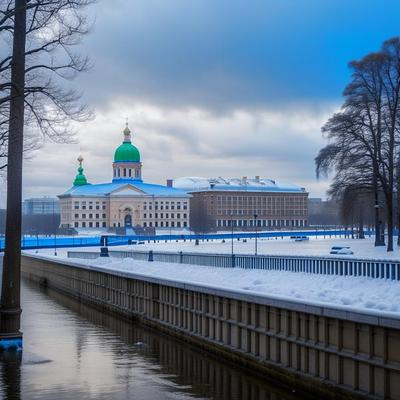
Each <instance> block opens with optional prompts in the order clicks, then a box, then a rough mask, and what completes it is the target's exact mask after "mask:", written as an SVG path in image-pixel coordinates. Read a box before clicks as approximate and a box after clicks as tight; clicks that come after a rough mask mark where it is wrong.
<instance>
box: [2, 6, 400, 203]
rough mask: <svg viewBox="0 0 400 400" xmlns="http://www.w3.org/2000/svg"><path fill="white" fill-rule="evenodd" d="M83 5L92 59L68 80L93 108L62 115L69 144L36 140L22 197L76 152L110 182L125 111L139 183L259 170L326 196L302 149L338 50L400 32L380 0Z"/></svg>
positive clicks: (62, 186) (364, 47)
mask: <svg viewBox="0 0 400 400" xmlns="http://www.w3.org/2000/svg"><path fill="white" fill-rule="evenodd" d="M89 11H90V15H89V18H90V19H91V20H92V21H93V22H94V25H93V29H92V32H91V34H90V35H89V36H87V37H85V38H84V40H83V42H82V43H81V44H80V45H79V48H78V49H77V50H79V51H80V52H81V53H83V54H87V55H88V56H89V57H90V59H91V61H92V63H93V68H92V69H91V70H90V71H89V72H87V73H84V74H81V75H80V76H79V77H78V78H77V79H76V80H75V81H73V82H68V85H71V86H72V87H78V88H79V89H80V90H82V92H83V97H82V101H83V102H85V103H86V104H88V105H89V106H90V107H91V108H92V109H93V110H94V112H95V118H94V119H92V120H90V121H87V122H84V123H79V124H75V125H74V126H73V127H72V128H74V129H75V130H76V132H77V136H76V143H73V144H55V143H51V142H48V141H47V142H46V144H45V145H44V146H43V147H42V148H41V149H40V150H38V151H36V152H35V153H34V154H33V155H31V157H30V158H29V159H27V160H26V161H25V164H24V197H25V198H27V197H33V196H35V197H36V196H43V195H50V196H55V195H57V194H60V193H62V192H64V191H65V190H67V189H68V188H69V187H70V186H71V184H72V181H73V179H74V176H75V174H76V168H77V161H76V159H77V157H78V156H79V154H82V156H83V157H84V168H85V173H86V176H87V178H88V180H89V182H91V183H100V182H107V181H110V180H111V176H112V168H111V163H112V158H113V152H114V149H115V148H116V147H117V146H118V145H119V144H120V143H121V141H122V139H123V136H122V130H123V128H124V124H125V120H126V118H128V120H129V127H130V129H131V131H132V134H133V142H134V144H135V145H136V146H137V147H138V148H139V150H140V152H141V157H142V162H143V169H142V171H143V178H144V180H145V181H147V182H154V183H165V180H166V179H167V178H175V177H179V176H205V177H218V176H225V177H234V176H248V177H252V176H255V175H261V176H263V177H268V178H272V179H275V180H277V181H281V182H289V183H295V184H298V185H300V186H302V187H305V188H306V189H307V190H308V191H309V192H310V197H325V191H326V189H327V188H328V186H329V179H322V180H317V179H316V176H315V167H314V158H315V156H316V155H317V153H318V151H319V149H320V148H321V147H323V146H324V145H325V144H326V143H327V141H326V139H325V138H323V136H322V134H321V130H320V128H321V126H322V125H323V124H324V122H325V121H326V120H327V119H328V118H329V116H330V115H332V113H333V112H335V111H336V110H338V109H339V107H340V105H341V103H342V92H343V89H344V88H345V86H346V84H347V83H348V82H349V79H350V76H351V72H350V70H349V69H348V62H349V61H351V60H354V59H359V58H361V57H362V56H363V55H365V54H367V53H369V52H371V51H376V50H378V49H379V47H380V46H381V44H382V42H383V41H384V40H386V39H388V38H390V37H393V36H396V35H399V34H400V2H398V1H391V0H384V1H382V0H368V1H365V0H362V1H361V0H323V1H321V0H279V1H278V0H275V1H274V0H260V1H258V0H243V1H242V0H229V1H225V0H169V1H165V0H135V1H132V0H113V1H106V0H100V1H98V3H97V4H95V5H94V6H92V7H91V8H90V9H89ZM1 196H2V201H4V190H3V193H2V194H1Z"/></svg>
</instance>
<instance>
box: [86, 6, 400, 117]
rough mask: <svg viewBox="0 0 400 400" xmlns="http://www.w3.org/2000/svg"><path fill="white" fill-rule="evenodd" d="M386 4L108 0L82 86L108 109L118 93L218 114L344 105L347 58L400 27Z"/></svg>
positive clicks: (90, 41) (97, 11)
mask: <svg viewBox="0 0 400 400" xmlns="http://www.w3.org/2000/svg"><path fill="white" fill-rule="evenodd" d="M389 3H390V4H389ZM385 4H386V6H385V7H382V3H381V2H379V1H376V0H371V1H369V2H365V1H361V0H353V1H350V2H349V1H344V0H325V1H315V0H314V1H311V0H304V1H294V0H285V1H275V0H246V1H245V0H235V1H232V0H230V1H227V0H218V1H215V0H191V1H187V0H170V1H163V0H158V1H155V0H145V1H144V0H143V1H128V0H114V1H112V2H111V1H105V0H103V1H100V2H99V3H98V4H97V5H96V7H95V8H94V9H93V15H96V18H95V19H96V22H95V28H94V33H93V34H92V35H90V36H89V37H88V38H87V39H86V40H85V48H86V50H87V52H88V53H89V55H90V56H91V58H92V60H93V61H94V64H95V67H94V70H93V71H92V72H91V73H90V74H88V75H85V76H84V77H82V78H81V79H82V80H81V82H82V83H83V84H84V88H85V92H86V96H87V99H88V100H89V101H90V102H94V103H97V104H99V105H100V104H106V103H107V102H108V100H109V97H110V95H112V96H113V97H115V96H131V97H133V98H135V99H140V100H142V101H146V102H150V103H157V104H163V105H164V106H172V107H188V106H198V107H201V108H207V109H211V110H213V111H217V112H218V111H219V110H221V109H222V110H225V109H227V108H228V109H229V108H248V107H261V108H262V107H264V106H265V105H268V106H269V107H272V106H282V104H287V103H296V102H299V101H302V102H314V101H316V100H317V101H321V100H322V101H324V100H325V101H326V100H328V101H331V100H332V99H334V100H336V101H337V100H338V99H339V97H340V95H341V92H342V90H343V87H344V85H345V83H346V80H347V78H348V74H349V72H348V70H347V63H348V61H350V60H351V59H353V58H357V57H360V56H361V55H363V54H364V53H366V52H368V51H371V50H375V49H377V48H378V47H379V46H380V44H381V42H382V41H383V40H384V39H386V38H388V37H390V36H392V35H396V34H398V33H399V31H398V28H397V27H398V24H397V21H398V16H399V15H400V5H399V4H398V3H397V2H394V1H388V2H386V3H385ZM389 9H391V12H390V13H389V12H388V10H389Z"/></svg>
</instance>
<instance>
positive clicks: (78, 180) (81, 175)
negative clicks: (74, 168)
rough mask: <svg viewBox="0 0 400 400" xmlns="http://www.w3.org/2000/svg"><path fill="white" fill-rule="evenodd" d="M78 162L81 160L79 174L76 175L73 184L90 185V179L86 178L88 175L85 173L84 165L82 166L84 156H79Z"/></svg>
mask: <svg viewBox="0 0 400 400" xmlns="http://www.w3.org/2000/svg"><path fill="white" fill-rule="evenodd" d="M78 162H79V167H78V173H77V175H76V177H75V180H74V182H73V183H72V184H73V185H74V186H83V185H88V181H87V179H86V176H85V174H84V173H83V167H82V162H83V157H82V156H79V157H78Z"/></svg>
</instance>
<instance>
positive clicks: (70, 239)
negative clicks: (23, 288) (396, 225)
mask: <svg viewBox="0 0 400 400" xmlns="http://www.w3.org/2000/svg"><path fill="white" fill-rule="evenodd" d="M365 234H366V235H367V236H368V235H369V236H371V235H372V234H373V232H372V231H370V230H366V231H365ZM354 235H355V232H354V231H351V230H344V229H327V230H324V229H313V230H297V231H271V232H265V231H264V232H262V231H258V232H255V231H253V232H234V233H233V234H232V233H207V234H193V233H191V232H190V231H189V232H188V233H185V234H175V233H172V234H169V235H168V234H160V235H153V236H141V235H123V236H120V235H103V236H101V235H98V236H60V235H49V236H32V235H24V236H23V237H22V238H21V246H22V248H23V249H25V250H28V249H43V248H54V249H57V248H66V247H89V246H101V245H102V243H103V240H102V238H107V239H106V240H107V244H108V246H120V245H126V244H130V243H132V242H134V241H148V242H157V241H163V242H164V241H165V242H171V241H177V242H178V241H185V242H186V241H194V240H200V241H207V242H208V241H213V240H228V239H229V240H230V239H232V238H233V239H237V240H240V239H252V238H256V237H257V238H269V239H278V238H281V239H283V238H285V237H290V236H308V237H312V236H315V237H323V238H327V237H330V238H331V237H342V236H344V237H354ZM4 242H5V239H4V236H2V235H0V252H2V251H4V245H5V243H4Z"/></svg>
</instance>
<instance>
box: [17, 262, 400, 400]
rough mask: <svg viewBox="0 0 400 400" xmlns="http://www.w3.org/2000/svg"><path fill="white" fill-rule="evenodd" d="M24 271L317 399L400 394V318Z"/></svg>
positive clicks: (128, 280)
mask: <svg viewBox="0 0 400 400" xmlns="http://www.w3.org/2000/svg"><path fill="white" fill-rule="evenodd" d="M22 272H23V275H24V276H25V277H27V278H29V279H31V280H34V281H37V282H39V283H41V284H44V285H47V286H49V287H51V288H53V289H57V290H59V291H62V292H64V293H66V294H69V295H71V296H73V297H75V298H78V299H80V300H81V301H84V302H87V303H91V304H93V305H96V307H101V308H102V309H104V310H108V311H111V312H113V313H116V314H119V315H122V316H125V317H128V318H132V317H137V318H139V319H141V320H142V321H143V322H145V323H147V324H149V325H153V326H154V327H156V328H157V329H162V330H165V331H167V332H169V333H173V334H175V335H177V336H180V337H181V338H182V339H184V340H188V341H191V342H195V343H196V344H197V345H200V346H203V347H204V348H207V349H208V350H210V351H213V352H216V353H218V354H221V355H224V356H226V357H228V358H230V359H231V360H235V361H236V362H238V363H240V364H242V365H244V366H247V367H249V368H253V369H254V371H256V372H259V373H266V374H268V376H269V377H272V378H273V379H279V380H281V381H282V382H286V383H290V385H291V386H292V387H295V388H296V390H303V391H306V392H309V393H313V394H314V395H315V397H316V398H320V399H321V398H323V399H329V398H349V397H351V398H353V397H365V396H368V397H369V398H376V399H400V320H398V319H394V318H389V317H380V316H378V315H368V314H362V313H354V312H348V311H344V310H339V309H335V308H326V307H318V306H310V305H305V304H301V303H296V302H289V301H283V300H277V299H272V298H267V297H265V296H256V295H246V294H243V293H240V292H236V291H230V290H223V289H215V288H211V287H204V286H199V285H189V284H184V283H179V282H174V281H165V280H160V279H156V278H148V277H144V276H140V275H135V274H132V273H129V272H122V271H121V272H119V271H117V272H116V271H109V270H106V269H104V268H100V267H87V266H82V265H79V264H76V263H72V262H68V261H59V262H55V261H51V260H46V259H41V258H40V257H37V256H29V257H28V256H24V257H23V260H22Z"/></svg>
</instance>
